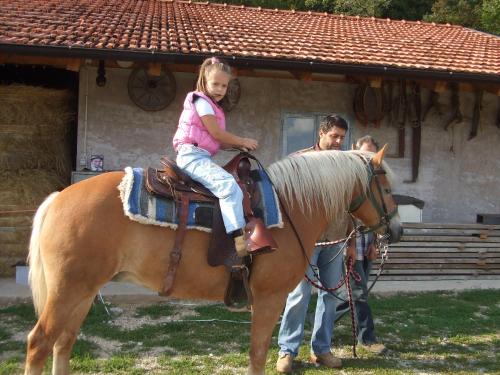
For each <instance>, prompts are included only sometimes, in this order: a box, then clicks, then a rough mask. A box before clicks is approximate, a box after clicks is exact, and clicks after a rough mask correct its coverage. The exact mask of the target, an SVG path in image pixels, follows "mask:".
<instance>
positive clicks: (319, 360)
mask: <svg viewBox="0 0 500 375" xmlns="http://www.w3.org/2000/svg"><path fill="white" fill-rule="evenodd" d="M311 362H312V363H314V364H316V365H323V366H325V367H328V368H341V367H342V360H341V359H340V358H337V357H334V356H333V354H332V353H330V352H328V353H323V354H314V353H312V354H311Z"/></svg>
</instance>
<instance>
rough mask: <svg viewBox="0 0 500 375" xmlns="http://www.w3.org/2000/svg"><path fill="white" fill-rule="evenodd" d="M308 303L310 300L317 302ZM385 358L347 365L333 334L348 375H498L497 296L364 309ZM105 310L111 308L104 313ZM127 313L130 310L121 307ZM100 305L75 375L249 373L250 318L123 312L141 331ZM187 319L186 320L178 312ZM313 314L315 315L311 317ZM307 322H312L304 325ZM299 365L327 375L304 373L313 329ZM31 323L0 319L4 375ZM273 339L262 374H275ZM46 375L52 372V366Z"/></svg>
mask: <svg viewBox="0 0 500 375" xmlns="http://www.w3.org/2000/svg"><path fill="white" fill-rule="evenodd" d="M313 303H314V298H313ZM370 306H371V307H372V311H373V315H374V318H375V322H376V324H375V325H376V332H377V335H378V337H379V339H380V340H381V341H382V342H384V343H385V344H386V346H387V347H388V349H389V351H388V353H387V354H386V355H385V356H382V357H377V356H375V355H372V354H369V353H367V352H363V351H362V350H358V355H359V357H358V358H356V359H355V358H352V353H351V346H350V345H351V341H352V337H351V326H350V319H349V317H348V316H347V317H344V318H343V319H342V320H341V321H340V322H338V324H337V325H336V327H335V331H334V336H335V342H334V344H333V349H334V351H335V352H336V354H338V355H340V356H341V357H342V358H343V362H344V366H343V369H344V371H345V373H349V374H376V375H383V374H418V373H425V374H464V375H465V374H476V373H483V374H500V364H499V362H498V360H497V357H498V356H500V353H499V351H500V291H491V290H482V291H468V292H463V293H421V294H399V295H394V296H390V297H377V296H372V297H371V300H370ZM109 307H111V306H108V308H109ZM119 307H120V308H121V309H126V305H120V306H119ZM112 311H114V312H113V316H112V317H111V318H110V317H109V316H108V315H107V313H106V311H105V309H104V306H103V305H102V304H96V305H94V306H93V308H92V309H91V311H90V313H89V316H88V317H87V319H86V321H85V323H84V325H83V327H82V334H81V336H80V337H79V339H78V341H77V343H76V344H75V347H74V350H73V354H72V359H71V367H72V371H73V372H75V373H79V374H96V373H97V374H149V373H154V374H209V375H212V374H228V375H229V374H244V373H246V367H247V364H248V350H249V340H250V335H249V329H250V325H249V324H247V323H248V321H249V320H250V314H249V313H233V312H230V311H228V310H227V309H226V308H225V307H224V306H223V305H220V304H210V305H207V304H201V305H194V306H193V305H191V304H190V305H187V306H182V305H179V304H178V303H169V302H164V303H160V304H150V305H146V306H141V307H138V308H136V309H135V310H134V311H132V312H127V313H128V314H129V315H128V317H129V318H130V319H132V320H134V319H141V320H143V323H142V324H140V325H137V326H129V325H127V324H124V325H123V326H120V325H116V324H111V323H112V322H116V321H119V320H117V319H120V318H121V316H123V314H125V312H123V311H122V310H120V309H113V310H112ZM186 311H188V312H189V314H183V315H181V313H182V312H186ZM309 311H310V313H311V314H312V313H313V308H310V309H309ZM309 318H310V317H309ZM310 320H311V319H308V321H307V322H306V337H305V339H304V344H303V345H302V347H301V352H300V354H299V356H298V358H297V359H296V361H295V368H296V371H295V372H294V373H295V374H331V373H332V372H331V370H327V369H324V368H316V367H314V366H313V365H311V364H309V363H308V361H307V359H308V354H309V341H310V333H311V332H310V331H311V324H310ZM34 323H35V316H34V312H33V308H32V306H31V305H29V304H21V305H15V306H9V307H6V308H3V309H0V375H3V374H16V373H21V372H22V366H23V361H24V355H25V350H26V349H25V346H26V344H25V342H24V341H20V339H19V337H22V336H20V334H19V332H26V333H27V332H28V331H29V330H30V329H31V328H32V326H33V325H34ZM278 328H279V327H278V326H277V327H276V328H275V330H274V334H273V338H272V343H271V348H270V351H269V355H268V361H267V364H266V373H269V374H274V373H275V363H276V359H277V353H278V349H277V332H278ZM45 368H46V372H47V373H48V372H49V369H50V362H49V363H48V364H47V366H46V367H45Z"/></svg>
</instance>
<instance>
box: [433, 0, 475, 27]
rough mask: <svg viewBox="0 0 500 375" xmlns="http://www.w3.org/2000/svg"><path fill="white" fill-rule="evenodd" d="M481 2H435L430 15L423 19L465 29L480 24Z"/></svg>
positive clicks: (462, 0) (444, 0) (448, 0)
mask: <svg viewBox="0 0 500 375" xmlns="http://www.w3.org/2000/svg"><path fill="white" fill-rule="evenodd" d="M481 5H482V0H437V1H436V2H435V3H434V5H433V6H432V13H431V14H429V15H426V16H425V17H424V19H425V20H426V21H429V22H436V23H451V24H454V25H462V26H467V27H477V26H478V25H479V24H480V13H481Z"/></svg>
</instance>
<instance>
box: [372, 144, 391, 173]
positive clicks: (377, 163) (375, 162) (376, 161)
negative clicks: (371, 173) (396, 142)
mask: <svg viewBox="0 0 500 375" xmlns="http://www.w3.org/2000/svg"><path fill="white" fill-rule="evenodd" d="M387 147H388V145H387V143H386V144H385V145H384V147H382V148H381V149H380V151H379V152H377V153H376V154H375V156H374V157H373V158H372V164H373V166H374V167H375V168H378V167H380V165H381V164H382V160H383V159H384V155H385V150H386V149H387Z"/></svg>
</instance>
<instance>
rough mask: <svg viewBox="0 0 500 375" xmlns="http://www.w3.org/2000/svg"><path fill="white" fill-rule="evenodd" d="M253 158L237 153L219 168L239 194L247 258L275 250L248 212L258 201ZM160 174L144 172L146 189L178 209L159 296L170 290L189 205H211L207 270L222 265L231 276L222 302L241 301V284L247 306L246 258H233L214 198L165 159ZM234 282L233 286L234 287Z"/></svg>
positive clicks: (173, 163) (232, 242) (229, 239)
mask: <svg viewBox="0 0 500 375" xmlns="http://www.w3.org/2000/svg"><path fill="white" fill-rule="evenodd" d="M249 159H254V160H255V158H254V157H253V156H252V155H250V154H248V153H245V152H241V153H239V154H238V155H236V156H235V157H234V158H233V159H231V160H230V161H229V162H228V163H227V164H226V165H225V166H224V167H223V168H224V169H225V170H226V171H227V172H228V173H230V174H231V175H232V176H233V177H234V178H235V180H236V182H237V183H238V185H239V186H240V188H241V190H242V191H243V212H244V215H245V220H246V221H247V225H246V227H245V232H246V237H247V248H248V249H249V255H257V254H261V253H265V252H271V251H274V250H276V249H277V244H276V242H275V241H274V239H273V238H272V236H271V234H270V232H269V231H268V229H267V228H266V227H265V225H264V223H263V222H262V220H261V219H260V218H257V217H255V215H254V212H253V211H252V203H251V200H252V198H254V199H258V197H257V196H256V195H257V194H255V192H257V189H255V182H254V181H253V179H252V178H251V173H250V171H251V163H250V160H249ZM161 163H162V165H163V166H164V169H163V170H158V169H154V168H148V170H147V171H146V178H145V180H146V189H147V190H148V191H149V192H150V193H152V194H155V195H159V196H162V197H165V198H167V199H171V200H173V201H174V202H176V204H177V205H178V208H179V210H178V212H179V224H178V227H177V231H176V238H175V243H174V247H173V249H172V251H171V253H170V262H169V267H168V271H167V276H166V278H165V282H164V286H163V290H162V291H161V292H160V295H162V296H168V295H169V294H170V293H171V291H172V288H173V284H174V280H175V273H176V270H177V266H178V264H179V261H180V259H181V252H182V243H183V241H184V237H185V234H186V231H187V229H186V224H187V216H188V211H189V203H190V202H193V201H194V202H209V203H213V207H214V209H213V218H212V238H211V241H210V245H209V250H208V256H207V258H208V259H207V260H208V263H209V264H210V265H211V266H214V267H215V266H220V265H225V266H226V267H227V268H228V269H229V270H230V274H231V278H230V283H229V285H228V287H227V289H226V295H225V298H224V302H225V303H226V305H231V304H232V299H234V298H241V296H242V294H243V293H242V290H243V288H242V286H241V283H243V286H244V291H246V295H247V299H248V302H249V304H251V299H252V297H251V293H250V290H249V288H248V277H249V274H250V271H249V269H250V260H249V257H245V259H242V258H240V257H238V256H236V251H235V248H234V240H233V238H232V237H231V236H230V235H228V234H227V233H226V231H225V227H224V223H223V221H222V215H221V212H220V206H219V202H218V198H217V197H216V196H214V195H213V194H212V193H211V192H210V191H209V190H208V189H207V188H205V187H204V186H203V185H202V184H200V183H198V182H196V181H194V180H193V179H191V177H189V176H188V175H187V174H186V173H184V172H183V171H182V170H181V169H180V168H179V167H178V166H177V164H176V163H175V162H174V161H172V160H170V159H169V158H167V157H166V156H164V157H162V158H161ZM235 282H236V284H237V285H235Z"/></svg>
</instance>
